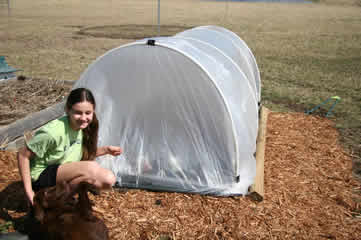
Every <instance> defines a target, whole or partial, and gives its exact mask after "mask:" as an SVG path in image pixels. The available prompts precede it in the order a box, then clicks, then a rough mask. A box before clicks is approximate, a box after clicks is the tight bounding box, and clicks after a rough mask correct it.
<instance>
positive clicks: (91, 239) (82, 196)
mask: <svg viewBox="0 0 361 240" xmlns="http://www.w3.org/2000/svg"><path fill="white" fill-rule="evenodd" d="M92 187H93V186H92V185H91V184H89V183H86V182H83V183H80V184H79V186H78V187H77V188H76V189H75V190H73V191H71V190H70V187H69V185H68V184H67V183H65V182H64V183H61V184H58V185H57V186H54V187H50V188H46V189H42V190H40V191H39V192H37V193H36V195H35V197H34V206H33V207H34V217H35V219H36V220H37V221H38V222H39V224H38V225H39V228H38V229H37V231H36V232H37V233H40V235H42V236H41V237H44V238H46V239H48V240H108V238H109V236H108V229H107V227H106V226H105V224H104V222H103V221H102V220H100V219H99V218H97V217H96V216H95V215H94V214H93V212H92V204H91V202H90V200H89V197H88V191H89V189H91V188H92ZM75 195H78V198H77V199H76V198H75ZM33 235H34V234H33ZM35 235H39V234H35ZM41 237H39V236H37V239H39V238H41Z"/></svg>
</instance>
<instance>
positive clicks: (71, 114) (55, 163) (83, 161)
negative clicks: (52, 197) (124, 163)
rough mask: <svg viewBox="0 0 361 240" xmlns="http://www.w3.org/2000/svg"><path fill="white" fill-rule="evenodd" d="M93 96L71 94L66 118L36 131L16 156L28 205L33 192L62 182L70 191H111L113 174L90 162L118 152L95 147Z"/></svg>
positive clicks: (80, 91) (84, 92)
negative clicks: (84, 185)
mask: <svg viewBox="0 0 361 240" xmlns="http://www.w3.org/2000/svg"><path fill="white" fill-rule="evenodd" d="M94 111H95V100H94V97H93V94H92V93H91V92H90V91H89V90H88V89H85V88H78V89H74V90H73V91H71V93H70V95H69V96H68V98H67V102H66V105H65V112H66V115H65V116H63V117H61V118H59V119H56V120H53V121H51V122H49V123H47V124H46V125H44V126H43V127H42V128H40V129H39V130H38V131H37V132H36V133H35V135H34V137H33V138H32V139H31V140H30V141H28V142H26V146H25V147H24V148H23V149H21V150H20V151H19V153H18V156H17V158H18V165H19V172H20V175H21V178H22V181H23V184H24V189H25V193H26V196H27V198H28V199H29V201H30V203H31V204H33V198H34V195H35V194H34V191H38V190H39V189H41V188H46V187H51V186H54V185H56V183H59V182H62V181H66V182H68V183H69V184H70V186H71V187H72V188H74V187H76V186H77V184H79V183H80V182H84V181H85V182H89V183H91V184H94V185H95V186H96V187H97V188H102V189H106V188H111V186H112V185H113V184H114V183H115V181H116V178H115V176H114V174H113V173H112V172H111V171H110V170H108V169H105V168H102V167H101V166H100V165H99V164H98V163H97V162H96V161H94V159H95V158H96V157H98V156H101V155H105V154H111V155H113V156H117V155H119V154H121V153H122V150H121V148H120V147H116V146H105V147H97V140H98V120H97V117H96V115H95V112H94Z"/></svg>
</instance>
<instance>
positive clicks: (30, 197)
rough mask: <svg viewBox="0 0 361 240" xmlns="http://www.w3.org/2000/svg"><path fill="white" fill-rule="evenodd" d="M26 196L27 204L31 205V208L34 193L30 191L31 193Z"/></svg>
mask: <svg viewBox="0 0 361 240" xmlns="http://www.w3.org/2000/svg"><path fill="white" fill-rule="evenodd" d="M26 195H27V197H28V200H29V203H30V204H31V206H33V205H34V196H35V193H34V191H31V192H29V193H27V194H26Z"/></svg>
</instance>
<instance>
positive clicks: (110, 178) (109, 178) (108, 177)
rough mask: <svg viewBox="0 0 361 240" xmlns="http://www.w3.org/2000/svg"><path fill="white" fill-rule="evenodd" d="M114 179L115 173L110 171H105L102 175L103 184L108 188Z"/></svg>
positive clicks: (113, 182)
mask: <svg viewBox="0 0 361 240" xmlns="http://www.w3.org/2000/svg"><path fill="white" fill-rule="evenodd" d="M116 180H117V179H116V177H115V175H114V174H113V173H112V172H111V171H107V173H106V174H105V177H104V185H105V186H106V187H108V188H110V187H112V186H113V185H114V184H115V182H116Z"/></svg>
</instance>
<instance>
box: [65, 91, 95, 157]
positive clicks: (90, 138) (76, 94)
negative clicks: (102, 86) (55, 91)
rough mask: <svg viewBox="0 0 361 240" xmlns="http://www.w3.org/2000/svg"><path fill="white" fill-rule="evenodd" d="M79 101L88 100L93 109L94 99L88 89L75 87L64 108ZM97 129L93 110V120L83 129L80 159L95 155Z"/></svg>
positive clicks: (69, 108) (68, 108)
mask: <svg viewBox="0 0 361 240" xmlns="http://www.w3.org/2000/svg"><path fill="white" fill-rule="evenodd" d="M80 102H89V103H91V104H92V105H93V106H94V111H95V99H94V96H93V94H92V93H91V91H90V90H89V89H86V88H76V89H74V90H72V91H71V92H70V94H69V96H68V99H67V101H66V105H65V107H66V109H67V110H68V111H69V110H71V109H72V107H73V105H74V104H77V103H80ZM98 130H99V122H98V118H97V116H96V114H95V112H94V115H93V120H92V121H91V123H90V124H89V125H88V127H86V128H85V129H83V158H82V160H93V159H95V157H96V152H97V148H98Z"/></svg>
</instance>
